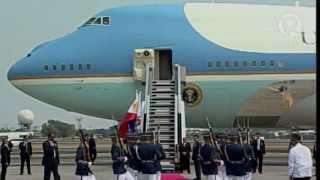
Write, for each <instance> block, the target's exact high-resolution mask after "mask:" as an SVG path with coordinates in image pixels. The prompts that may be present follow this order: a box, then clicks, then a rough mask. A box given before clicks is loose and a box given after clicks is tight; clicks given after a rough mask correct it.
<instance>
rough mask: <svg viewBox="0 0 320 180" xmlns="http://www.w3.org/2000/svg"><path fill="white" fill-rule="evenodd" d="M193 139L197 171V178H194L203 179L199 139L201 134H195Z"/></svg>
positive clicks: (194, 162) (194, 160)
mask: <svg viewBox="0 0 320 180" xmlns="http://www.w3.org/2000/svg"><path fill="white" fill-rule="evenodd" d="M193 141H194V143H193V146H192V160H193V164H194V170H195V172H196V178H194V180H201V164H200V148H201V143H200V141H199V136H198V135H194V137H193Z"/></svg>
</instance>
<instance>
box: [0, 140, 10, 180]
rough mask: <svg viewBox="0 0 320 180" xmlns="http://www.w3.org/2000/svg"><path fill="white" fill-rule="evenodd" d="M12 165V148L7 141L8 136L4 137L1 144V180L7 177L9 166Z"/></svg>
mask: <svg viewBox="0 0 320 180" xmlns="http://www.w3.org/2000/svg"><path fill="white" fill-rule="evenodd" d="M9 165H10V148H9V146H8V143H7V138H2V144H1V167H2V169H1V178H0V180H5V179H6V174H7V168H8V166H9Z"/></svg>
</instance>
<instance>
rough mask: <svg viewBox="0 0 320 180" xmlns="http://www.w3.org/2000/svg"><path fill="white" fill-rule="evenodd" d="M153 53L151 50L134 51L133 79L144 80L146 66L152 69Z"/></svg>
mask: <svg viewBox="0 0 320 180" xmlns="http://www.w3.org/2000/svg"><path fill="white" fill-rule="evenodd" d="M154 62H155V52H154V50H153V49H135V50H134V58H133V79H134V80H137V81H144V80H145V72H146V65H150V66H151V67H154V66H155V65H154Z"/></svg>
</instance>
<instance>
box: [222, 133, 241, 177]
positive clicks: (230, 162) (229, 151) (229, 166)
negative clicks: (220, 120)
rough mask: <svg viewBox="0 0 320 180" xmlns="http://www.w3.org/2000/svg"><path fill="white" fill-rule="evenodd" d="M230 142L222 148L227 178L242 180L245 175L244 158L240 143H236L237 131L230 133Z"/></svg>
mask: <svg viewBox="0 0 320 180" xmlns="http://www.w3.org/2000/svg"><path fill="white" fill-rule="evenodd" d="M230 138H231V143H230V144H228V145H226V146H225V148H224V154H225V158H226V162H225V165H226V172H227V177H228V180H243V179H244V177H245V175H246V158H245V154H244V148H243V145H242V144H239V143H238V135H237V133H232V134H231V135H230Z"/></svg>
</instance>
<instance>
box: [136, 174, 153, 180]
mask: <svg viewBox="0 0 320 180" xmlns="http://www.w3.org/2000/svg"><path fill="white" fill-rule="evenodd" d="M139 180H157V174H141V176H140V179H139Z"/></svg>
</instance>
